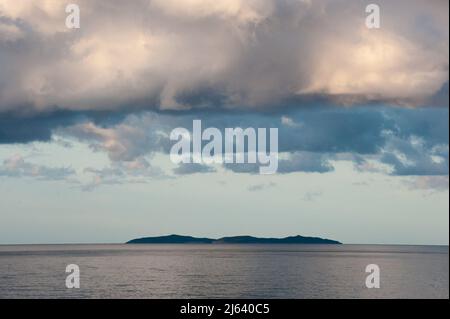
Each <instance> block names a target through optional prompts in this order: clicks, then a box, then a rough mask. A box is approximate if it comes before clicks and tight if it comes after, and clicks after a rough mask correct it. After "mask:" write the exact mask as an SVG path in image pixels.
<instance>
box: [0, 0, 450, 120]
mask: <svg viewBox="0 0 450 319" xmlns="http://www.w3.org/2000/svg"><path fill="white" fill-rule="evenodd" d="M76 3H78V4H79V5H80V8H81V29H77V30H68V29H67V28H66V27H65V24H64V23H65V17H66V13H65V11H64V8H65V5H66V3H65V1H55V0H43V1H39V2H33V3H31V2H30V1H28V0H16V1H10V0H0V65H1V68H2V69H1V74H0V114H1V113H5V112H14V113H29V112H31V113H39V112H44V111H47V112H48V111H51V110H55V109H60V110H61V109H62V110H77V111H93V110H95V111H102V110H116V111H117V110H122V111H123V110H126V111H129V110H132V109H143V108H144V109H186V108H204V107H215V108H217V107H219V108H222V107H227V108H230V107H250V108H252V109H254V108H260V107H277V106H278V107H279V106H280V105H284V104H286V103H292V101H294V102H295V101H297V102H298V101H302V103H303V104H306V103H307V102H308V101H309V99H311V96H313V97H317V96H321V97H322V98H324V99H326V100H328V99H331V100H333V101H338V102H339V103H343V104H352V103H355V102H361V101H390V102H392V103H397V104H409V105H421V104H427V103H437V102H436V101H438V102H439V103H442V101H440V100H439V99H435V98H434V97H435V96H436V95H439V92H440V90H441V89H442V88H443V87H445V86H446V85H447V87H448V84H446V83H448V53H449V52H448V46H449V41H448V14H447V13H448V2H447V1H439V0H434V1H421V0H414V1H411V0H408V1H406V0H399V1H395V3H393V2H392V1H386V0H384V1H378V2H377V3H378V4H379V5H380V7H381V14H382V27H381V29H379V30H369V29H367V28H366V26H365V23H364V21H365V17H366V13H365V6H366V5H367V4H368V3H369V2H367V1H342V0H339V1H330V0H324V1H310V0H187V1H173V0H169V1H168V0H151V1H149V0H135V1H131V2H124V1H119V0H111V1H108V2H104V1H97V0H89V1H88V0H79V1H76ZM447 90H448V89H447ZM447 100H448V97H447Z"/></svg>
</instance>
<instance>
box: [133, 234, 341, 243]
mask: <svg viewBox="0 0 450 319" xmlns="http://www.w3.org/2000/svg"><path fill="white" fill-rule="evenodd" d="M126 244H326V245H340V244H342V243H340V242H338V241H336V240H331V239H323V238H319V237H303V236H291V237H285V238H258V237H252V236H234V237H223V238H219V239H211V238H196V237H192V236H180V235H169V236H160V237H144V238H137V239H132V240H130V241H128V242H127V243H126Z"/></svg>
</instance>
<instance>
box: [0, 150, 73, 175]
mask: <svg viewBox="0 0 450 319" xmlns="http://www.w3.org/2000/svg"><path fill="white" fill-rule="evenodd" d="M74 174H75V171H74V170H73V169H71V168H68V167H48V166H44V165H37V164H33V163H29V162H27V161H26V160H25V159H24V158H23V157H22V156H21V155H19V154H16V155H13V156H11V157H9V158H7V159H5V160H4V161H3V165H0V176H5V177H32V178H37V179H40V180H51V181H56V180H65V179H67V178H68V177H70V176H72V175H74Z"/></svg>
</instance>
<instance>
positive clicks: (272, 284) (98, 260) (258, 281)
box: [0, 245, 449, 298]
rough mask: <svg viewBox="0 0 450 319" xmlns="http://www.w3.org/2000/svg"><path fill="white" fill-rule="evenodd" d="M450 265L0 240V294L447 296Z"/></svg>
mask: <svg viewBox="0 0 450 319" xmlns="http://www.w3.org/2000/svg"><path fill="white" fill-rule="evenodd" d="M68 264H77V265H78V266H79V267H80V272H81V276H80V282H81V287H80V289H67V288H66V285H65V279H66V276H67V274H66V273H65V269H66V265H68ZM368 264H377V265H378V266H379V267H380V269H381V287H380V289H367V288H366V286H365V279H366V276H367V275H368V274H367V273H366V272H365V268H366V266H367V265H368ZM448 264H449V256H448V246H445V247H444V246H383V245H340V246H331V245H24V246H20V245H19V246H0V298H449V280H448V278H449V266H448Z"/></svg>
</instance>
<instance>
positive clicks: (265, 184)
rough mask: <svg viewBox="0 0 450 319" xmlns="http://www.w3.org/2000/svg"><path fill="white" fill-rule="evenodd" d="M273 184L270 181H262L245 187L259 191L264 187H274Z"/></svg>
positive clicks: (252, 190) (251, 190)
mask: <svg viewBox="0 0 450 319" xmlns="http://www.w3.org/2000/svg"><path fill="white" fill-rule="evenodd" d="M275 186H276V184H275V183H273V182H270V183H263V184H255V185H251V186H249V187H248V188H247V189H248V190H249V191H250V192H259V191H262V190H265V189H268V188H272V187H275Z"/></svg>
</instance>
